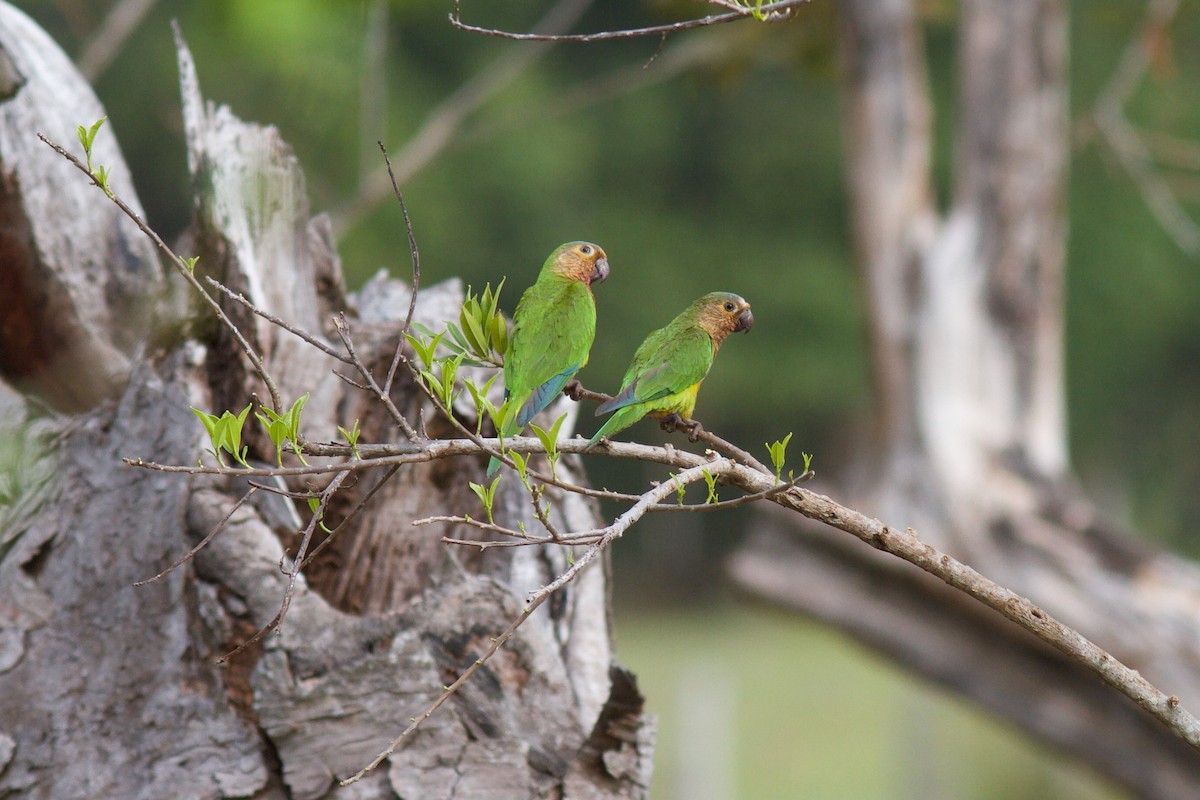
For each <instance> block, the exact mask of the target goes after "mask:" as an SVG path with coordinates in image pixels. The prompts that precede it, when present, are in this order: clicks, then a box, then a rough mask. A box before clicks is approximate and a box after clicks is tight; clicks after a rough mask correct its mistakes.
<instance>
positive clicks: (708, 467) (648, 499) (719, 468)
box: [529, 458, 737, 603]
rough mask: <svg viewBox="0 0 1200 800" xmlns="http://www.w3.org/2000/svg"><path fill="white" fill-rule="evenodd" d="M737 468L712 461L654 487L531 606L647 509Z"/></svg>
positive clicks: (570, 577) (603, 531) (572, 576)
mask: <svg viewBox="0 0 1200 800" xmlns="http://www.w3.org/2000/svg"><path fill="white" fill-rule="evenodd" d="M736 467H737V464H736V463H735V462H734V461H733V460H731V459H728V458H723V459H720V460H717V461H712V462H709V463H707V464H701V465H699V466H695V467H692V468H690V469H685V470H683V471H682V472H680V473H679V474H677V475H675V476H673V477H672V478H671V480H670V481H666V482H664V483H662V484H661V485H659V486H656V487H654V488H653V489H651V490H650V491H648V492H646V493H645V494H644V495H642V499H641V500H640V501H638V502H637V503H635V504H634V505H633V506H632V507H631V508H629V509H627V510H626V511H625V512H624V513H623V514H621V516H619V517H617V518H616V520H614V521H613V523H612V524H611V525H609V526H607V527H606V528H603V529H601V530H598V531H595V532H594V533H595V534H596V535H598V536H599V537H600V539H599V541H597V542H596V543H595V544H593V545H592V546H591V547H589V548H588V549H587V550H585V551H584V553H583V555H582V556H580V557H579V558H577V559H575V563H574V564H572V565H571V566H570V567H569V568H567V570H566V572H564V573H562V574H561V575H559V576H558V577H557V578H555V579H554V580H553V581H551V582H550V583H548V584H546V585H545V586H543V587H542V588H541V589H538V590H537V591H536V592H534V593H533V594H531V595H530V596H529V600H530V602H531V603H535V602H536V603H540V602H541V601H543V600H545V599H546V598H547V597H549V596H550V595H551V594H553V593H554V592H556V591H558V590H559V589H561V588H562V587H563V586H566V585H567V584H568V583H570V582H571V581H573V580H575V577H576V576H577V575H579V573H580V572H581V571H583V569H584V568H585V567H587V565H588V564H590V563H591V562H592V560H593V559H595V558H596V556H598V555H599V554H600V553H601V551H603V550H604V549H605V548H606V547H608V546H609V545H610V544H612V543H613V542H615V541H616V540H617V539H619V538H620V537H621V536H622V535H623V534H624V533H625V531H627V530H629V528H630V526H632V525H633V524H634V523H635V522H637V521H638V520H639V519H641V518H642V517H643V516H644V515H645V514H646V513H647V511H648V510H649V508H650V506H653V505H657V504H658V503H659V501H661V500H662V499H663V498H665V497H667V496H668V495H670V494H672V493H673V492H675V491H677V490H678V487H680V486H687V485H688V484H690V483H695V482H696V481H700V480H704V478H705V476H711V475H723V474H725V473H727V472H729V471H731V470H733V469H735V468H736ZM586 533H587V534H589V535H590V534H592V533H593V532H592V531H587V532H586Z"/></svg>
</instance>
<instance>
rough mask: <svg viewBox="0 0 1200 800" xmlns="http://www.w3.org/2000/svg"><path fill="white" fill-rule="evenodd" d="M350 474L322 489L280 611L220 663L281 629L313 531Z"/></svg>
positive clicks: (340, 473)
mask: <svg viewBox="0 0 1200 800" xmlns="http://www.w3.org/2000/svg"><path fill="white" fill-rule="evenodd" d="M349 475H350V472H349V471H344V472H339V473H338V474H337V475H335V476H334V477H333V480H331V481H330V482H329V485H328V486H326V487H325V488H324V489H323V490H322V491H321V500H320V502H319V503H318V504H317V508H316V510H315V511H314V512H313V514H312V518H311V519H310V520H309V521H308V524H307V525H305V526H304V532H303V535H302V536H301V539H300V547H299V548H298V549H297V550H296V557H295V558H293V559H292V567H291V569H289V570H287V576H288V583H287V589H285V590H284V593H283V602H281V603H280V604H279V611H277V612H275V616H274V617H273V618H272V619H271V621H270V622H268V623H267V624H266V625H264V626H263V627H262V628H260V629H259V630H258V632H257V633H255V634H254V635H253V636H251V637H250V638H249V639H246V640H245V641H243V642H242V643H241V644H239V645H238V646H237V647H235V648H233V649H232V650H230V651H229V652H228V653H226V654H225V655H223V656H221V658H220V659H218V660H217V663H218V664H224V663H225V662H226V661H228V660H229V659H231V658H233V657H234V656H236V655H237V654H238V653H240V652H242V651H243V650H245V649H246V648H247V647H249V646H250V645H252V644H254V643H255V642H257V641H259V640H260V639H262V638H263V637H264V636H266V635H267V634H268V633H270V632H271V631H274V630H279V627H280V626H281V625H282V624H283V618H284V617H285V616H287V612H288V609H289V608H290V607H291V605H292V597H293V595H295V593H296V582H297V581H298V580H299V578H300V563H301V562H302V561H303V560H304V556H305V554H306V552H307V551H308V543H309V542H310V541H312V535H313V532H314V531H315V530H316V528H317V525H319V524H320V523H321V519H322V517H324V515H325V509H326V507H328V505H329V501H330V499H332V498H333V496H334V495H335V494H337V491H338V489H340V488H341V486H342V482H343V481H344V480H346V478H347V477H348V476H349Z"/></svg>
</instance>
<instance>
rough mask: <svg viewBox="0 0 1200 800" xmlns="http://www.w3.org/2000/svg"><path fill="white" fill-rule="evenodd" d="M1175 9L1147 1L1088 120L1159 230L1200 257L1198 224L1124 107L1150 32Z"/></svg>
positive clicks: (1171, 1) (1145, 60) (1172, 0)
mask: <svg viewBox="0 0 1200 800" xmlns="http://www.w3.org/2000/svg"><path fill="white" fill-rule="evenodd" d="M1178 8H1179V0H1151V2H1150V3H1149V4H1148V5H1147V6H1146V14H1145V16H1144V17H1143V19H1142V24H1141V26H1139V28H1138V29H1137V30H1135V31H1134V32H1133V34H1132V35H1131V36H1130V38H1129V44H1127V45H1126V46H1125V51H1124V52H1123V53H1122V54H1121V60H1120V61H1119V62H1118V63H1117V68H1116V69H1115V70H1114V71H1113V75H1112V77H1111V78H1110V79H1109V82H1108V85H1107V86H1106V87H1105V88H1104V90H1103V91H1102V92H1101V93H1100V96H1099V97H1098V98H1097V99H1096V103H1095V106H1094V107H1093V109H1092V117H1093V119H1095V120H1096V126H1097V127H1098V128H1099V129H1100V132H1101V134H1102V135H1103V136H1104V139H1105V141H1106V142H1108V145H1109V147H1111V148H1112V151H1113V153H1115V154H1116V156H1117V159H1118V161H1120V163H1121V166H1122V167H1124V168H1125V171H1126V172H1127V173H1129V177H1130V178H1131V179H1132V180H1133V182H1134V185H1135V186H1137V188H1138V191H1139V192H1141V195H1142V199H1144V200H1145V201H1146V205H1147V206H1149V208H1150V212H1151V213H1152V214H1153V215H1154V218H1155V219H1157V220H1158V224H1159V225H1160V226H1162V229H1163V231H1165V232H1166V234H1167V235H1168V236H1169V237H1171V240H1172V241H1174V242H1175V245H1176V247H1178V248H1179V249H1180V250H1182V251H1183V252H1185V253H1188V254H1189V255H1195V254H1196V253H1200V225H1197V224H1196V221H1195V220H1193V219H1192V218H1191V216H1189V215H1188V213H1187V211H1185V210H1184V209H1183V206H1181V205H1180V203H1179V200H1178V199H1177V198H1176V196H1175V193H1174V192H1173V191H1172V190H1171V186H1170V184H1168V183H1167V181H1166V180H1164V179H1163V176H1162V175H1161V174H1159V172H1158V170H1157V169H1155V167H1154V160H1153V158H1152V156H1151V153H1150V149H1149V148H1148V147H1147V144H1146V141H1145V140H1144V139H1143V136H1142V135H1141V134H1139V132H1138V131H1137V129H1136V128H1134V127H1133V125H1131V124H1130V122H1129V120H1128V119H1127V118H1126V116H1125V105H1126V104H1127V103H1128V102H1129V99H1130V97H1132V96H1133V93H1134V91H1135V90H1136V89H1137V87H1138V85H1139V84H1140V83H1141V81H1142V78H1143V77H1144V76H1145V74H1146V69H1147V67H1148V66H1149V54H1148V52H1147V47H1148V42H1149V40H1150V34H1152V33H1155V32H1158V31H1161V30H1162V29H1164V28H1166V27H1167V26H1169V25H1170V23H1171V19H1172V18H1173V17H1174V16H1175V12H1176V11H1177V10H1178Z"/></svg>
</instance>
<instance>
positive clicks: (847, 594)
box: [731, 0, 1200, 798]
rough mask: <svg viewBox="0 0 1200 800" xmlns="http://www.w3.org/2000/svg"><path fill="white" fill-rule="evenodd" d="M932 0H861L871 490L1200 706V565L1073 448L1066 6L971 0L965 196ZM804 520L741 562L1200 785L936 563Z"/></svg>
mask: <svg viewBox="0 0 1200 800" xmlns="http://www.w3.org/2000/svg"><path fill="white" fill-rule="evenodd" d="M915 5H916V4H915V3H912V2H910V1H909V0H885V1H884V2H877V0H846V1H845V2H842V3H840V4H839V6H838V10H839V14H840V17H841V20H840V48H841V52H842V57H843V72H844V107H845V112H846V113H845V118H846V142H847V158H848V174H849V193H850V197H851V200H852V220H851V221H852V229H853V232H854V236H855V244H856V247H857V252H858V257H859V261H860V265H861V269H862V282H861V283H862V286H863V289H864V291H865V293H866V307H867V315H866V316H867V319H868V324H869V326H870V330H869V335H870V343H871V356H872V367H873V377H874V388H875V401H876V402H875V409H876V410H875V416H876V423H877V430H876V438H875V441H874V443H873V446H872V447H871V448H870V449H869V450H868V451H866V452H867V453H868V455H867V457H866V458H864V459H863V460H862V463H861V464H860V467H861V474H862V475H863V476H865V480H863V481H862V482H861V485H859V486H858V487H857V489H856V495H855V502H856V506H857V507H858V508H860V509H861V510H864V511H868V512H869V513H871V514H874V515H876V516H878V517H880V518H881V519H884V520H887V521H888V522H889V523H891V524H898V525H911V526H913V527H915V528H917V529H918V530H920V531H921V534H922V537H923V538H924V539H925V540H926V541H929V542H930V543H932V544H934V545H935V546H937V547H939V548H941V549H943V550H944V551H945V552H948V553H949V554H951V555H953V556H954V557H956V558H959V559H961V560H963V561H965V562H966V563H968V564H970V565H971V566H973V567H975V568H976V569H978V570H980V571H981V572H983V573H985V574H987V575H989V576H991V577H992V578H994V579H996V580H997V581H998V582H1000V583H1001V584H1003V585H1004V586H1006V587H1008V588H1010V589H1013V590H1015V591H1017V592H1019V593H1021V594H1024V595H1026V596H1027V597H1029V598H1030V599H1032V600H1033V601H1034V602H1035V603H1037V604H1039V605H1040V606H1041V607H1042V608H1045V609H1046V610H1047V611H1049V612H1050V613H1052V614H1054V615H1056V616H1057V617H1058V618H1060V619H1062V620H1063V621H1064V622H1066V623H1067V624H1069V625H1071V626H1072V627H1074V628H1075V629H1077V630H1079V631H1080V632H1082V633H1083V634H1084V635H1086V636H1088V637H1089V638H1091V639H1092V640H1093V641H1096V642H1097V643H1098V644H1100V645H1101V646H1102V647H1104V648H1105V649H1106V650H1108V651H1109V652H1111V653H1112V654H1113V655H1115V656H1116V657H1118V658H1120V659H1121V660H1123V661H1125V663H1127V664H1130V665H1131V666H1133V667H1135V668H1136V669H1138V670H1139V671H1141V672H1142V673H1143V674H1144V675H1145V676H1146V677H1147V678H1149V679H1150V680H1151V681H1152V682H1154V683H1155V684H1156V685H1158V686H1160V687H1161V688H1163V689H1164V690H1165V691H1168V692H1172V693H1174V694H1176V695H1177V696H1178V697H1179V698H1180V700H1181V701H1182V702H1183V703H1184V704H1187V703H1189V702H1191V703H1195V702H1196V701H1197V699H1200V649H1198V648H1197V645H1196V643H1197V642H1198V641H1200V603H1198V602H1197V598H1200V569H1197V567H1196V565H1194V564H1192V563H1190V562H1187V561H1184V560H1182V559H1180V558H1177V557H1174V556H1172V555H1169V554H1164V553H1157V552H1152V551H1150V550H1149V549H1148V548H1146V547H1144V546H1142V545H1140V544H1139V543H1138V542H1137V541H1135V540H1134V539H1132V538H1131V537H1129V536H1126V535H1124V534H1123V533H1122V532H1121V531H1119V530H1116V529H1115V527H1114V526H1112V525H1111V524H1108V523H1106V522H1105V520H1104V519H1102V518H1101V517H1100V516H1099V515H1098V514H1097V513H1096V511H1095V510H1094V509H1093V507H1092V506H1091V505H1090V504H1089V503H1088V502H1087V500H1086V499H1084V498H1083V497H1082V496H1081V495H1080V493H1079V492H1078V491H1077V489H1076V487H1075V483H1074V481H1073V477H1072V472H1071V467H1070V464H1069V460H1068V455H1067V446H1066V420H1065V412H1064V398H1063V382H1064V381H1063V355H1062V349H1063V332H1062V329H1063V265H1064V251H1065V237H1066V221H1065V209H1064V196H1065V190H1066V167H1067V160H1068V140H1067V134H1068V129H1067V128H1068V116H1067V115H1068V104H1067V19H1066V4H1065V3H1064V2H1061V0H1027V1H1026V0H1022V1H1021V2H1012V1H1011V0H967V1H966V2H964V3H963V4H962V10H961V22H960V42H959V53H960V55H959V70H958V84H959V95H958V111H957V118H958V119H959V121H960V124H959V127H958V130H957V131H956V133H955V141H954V144H955V155H956V161H955V176H954V182H953V189H952V194H951V197H950V198H949V206H948V207H947V208H946V209H944V210H943V209H940V208H939V207H938V206H937V204H936V199H935V196H934V190H933V178H932V174H931V163H932V136H933V131H932V127H933V126H932V114H933V110H932V102H931V99H930V91H929V85H928V79H927V74H926V70H927V68H926V64H925V54H924V44H923V37H922V33H921V29H920V23H919V21H918V19H917V10H916V8H915V7H914V6H915ZM792 519H794V518H789V522H787V523H785V522H782V521H781V522H780V523H779V524H778V525H772V526H770V527H772V528H773V530H770V531H763V532H761V533H760V534H759V535H758V536H756V537H754V538H753V539H752V541H751V542H750V543H749V544H748V545H747V546H746V547H745V548H744V549H743V550H742V551H741V552H740V553H739V554H737V556H736V557H735V558H734V559H733V560H732V562H731V570H732V573H733V575H734V577H735V579H736V580H737V581H738V583H739V584H740V585H741V586H743V587H744V588H746V589H748V590H749V591H751V592H753V593H755V594H758V595H760V596H763V597H767V598H770V599H772V600H773V601H775V602H779V603H781V604H784V605H786V606H789V607H792V608H795V609H797V610H799V611H802V612H803V613H805V614H808V615H812V616H815V617H818V618H820V619H823V620H826V621H828V622H830V623H832V624H834V625H836V626H837V627H839V628H842V629H845V630H847V631H849V632H851V633H853V634H854V635H856V636H857V637H859V638H860V639H862V640H864V641H865V642H867V643H869V644H870V645H872V646H874V647H876V648H878V649H879V650H881V651H882V652H884V653H886V654H887V655H889V656H891V657H892V658H894V659H896V660H897V661H898V662H899V663H901V664H903V665H905V666H908V667H910V668H912V669H914V670H915V671H917V672H918V673H920V674H922V675H924V676H926V677H929V678H931V679H933V680H935V681H937V682H939V683H942V684H943V685H946V686H949V687H950V688H952V689H954V690H956V691H959V692H961V693H962V694H964V695H965V696H966V697H968V698H970V699H972V700H974V701H976V702H978V703H980V704H981V705H983V706H984V707H986V708H988V709H990V710H992V711H993V712H995V713H997V714H999V715H1000V716H1002V717H1004V718H1006V719H1008V720H1009V721H1011V722H1013V723H1015V724H1016V725H1018V726H1020V727H1021V728H1023V729H1025V730H1026V731H1028V732H1030V733H1031V734H1033V735H1035V736H1037V737H1040V738H1041V739H1042V740H1044V741H1046V742H1048V743H1050V744H1052V745H1054V746H1055V747H1058V748H1060V749H1062V750H1064V751H1066V752H1069V753H1071V754H1073V755H1074V756H1076V757H1078V758H1080V759H1081V760H1083V761H1085V762H1087V763H1088V764H1090V765H1091V766H1092V767H1094V768H1095V769H1096V770H1097V771H1099V772H1101V773H1102V774H1105V775H1107V776H1109V777H1111V778H1113V779H1115V780H1117V781H1118V782H1120V783H1123V784H1124V785H1126V786H1129V787H1131V788H1133V789H1134V790H1136V791H1137V792H1138V793H1139V795H1140V796H1146V797H1163V798H1187V797H1193V796H1194V795H1195V787H1196V786H1197V785H1198V784H1197V782H1198V781H1200V758H1197V755H1196V752H1195V751H1194V750H1192V749H1190V748H1188V747H1185V746H1183V743H1182V742H1181V741H1179V740H1178V739H1176V738H1174V737H1173V736H1171V735H1170V734H1169V733H1168V732H1167V730H1166V729H1165V728H1163V727H1162V726H1160V725H1159V724H1158V723H1157V722H1155V721H1153V720H1151V719H1149V718H1148V717H1146V716H1145V715H1144V714H1143V713H1142V712H1141V711H1140V710H1138V709H1137V708H1135V707H1134V706H1133V705H1132V704H1130V703H1129V702H1128V701H1127V700H1126V699H1125V698H1123V697H1120V696H1118V695H1117V694H1115V693H1113V692H1110V691H1108V690H1107V689H1105V688H1104V687H1102V686H1100V685H1099V684H1097V683H1096V681H1095V679H1094V677H1093V676H1092V675H1091V674H1088V673H1087V672H1086V671H1083V670H1081V669H1079V666H1078V664H1077V663H1073V662H1071V661H1068V660H1066V659H1064V658H1063V657H1062V655H1061V654H1059V653H1057V652H1055V651H1054V650H1052V649H1050V648H1047V647H1045V646H1044V645H1042V644H1041V643H1039V642H1036V641H1034V640H1032V639H1031V638H1030V637H1028V636H1027V635H1026V634H1025V633H1024V632H1022V631H1020V630H1018V629H1016V628H1015V627H1014V626H1013V625H1011V624H1010V623H1009V622H1007V621H1005V620H1002V619H1000V618H999V617H997V616H995V615H992V614H988V613H986V612H984V611H983V610H982V609H980V608H978V607H977V606H976V605H975V604H973V603H971V602H970V601H968V600H967V599H966V598H965V597H963V596H962V595H956V594H955V593H952V592H949V591H947V590H946V587H945V586H943V585H941V584H939V582H938V581H936V580H931V579H930V578H929V576H928V575H925V574H921V573H920V572H918V571H917V570H914V569H911V568H909V567H908V566H907V565H905V564H902V563H899V562H897V561H896V560H894V559H888V558H884V557H880V555H879V554H878V553H876V552H874V551H872V550H870V548H866V547H861V546H859V545H858V544H857V543H855V542H853V541H850V540H849V539H847V538H846V537H842V536H837V535H835V534H832V533H831V532H830V531H829V530H828V529H820V528H818V527H817V526H813V525H805V526H804V527H803V529H802V530H797V529H795V526H793V525H791V524H790V520H792Z"/></svg>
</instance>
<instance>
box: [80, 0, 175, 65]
mask: <svg viewBox="0 0 1200 800" xmlns="http://www.w3.org/2000/svg"><path fill="white" fill-rule="evenodd" d="M156 2H158V0H118V2H116V3H115V4H113V6H112V7H111V8H110V9H109V10H108V14H107V15H105V17H104V21H103V22H101V23H100V27H99V28H97V29H96V30H95V31H94V32H93V33H92V36H91V38H90V39H89V40H88V41H87V43H86V44H85V45H84V46H83V52H82V53H80V54H79V58H78V59H77V60H76V62H75V63H76V66H78V67H79V71H80V72H81V73H83V77H84V78H86V79H87V81H88V83H92V84H94V83H95V82H96V79H97V78H99V77H100V76H101V75H103V74H104V71H105V70H106V69H108V66H109V64H111V63H112V61H113V59H114V58H116V57H117V54H118V53H120V52H121V48H122V47H124V46H125V42H126V41H128V40H129V37H130V36H131V35H132V34H133V32H134V31H136V30H137V28H138V26H139V25H141V24H142V20H144V19H145V18H146V15H147V14H148V13H150V9H152V8H154V5H155V3H156Z"/></svg>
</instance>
